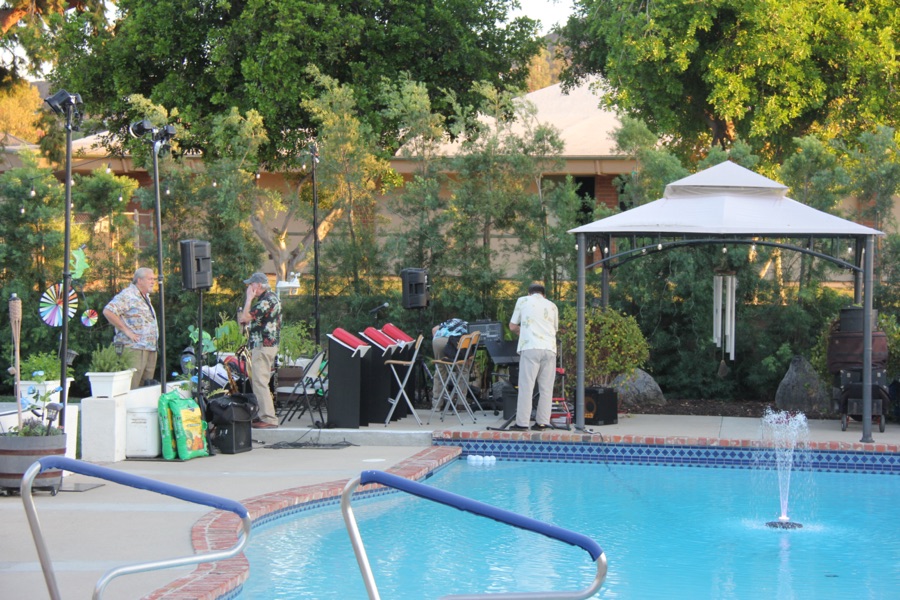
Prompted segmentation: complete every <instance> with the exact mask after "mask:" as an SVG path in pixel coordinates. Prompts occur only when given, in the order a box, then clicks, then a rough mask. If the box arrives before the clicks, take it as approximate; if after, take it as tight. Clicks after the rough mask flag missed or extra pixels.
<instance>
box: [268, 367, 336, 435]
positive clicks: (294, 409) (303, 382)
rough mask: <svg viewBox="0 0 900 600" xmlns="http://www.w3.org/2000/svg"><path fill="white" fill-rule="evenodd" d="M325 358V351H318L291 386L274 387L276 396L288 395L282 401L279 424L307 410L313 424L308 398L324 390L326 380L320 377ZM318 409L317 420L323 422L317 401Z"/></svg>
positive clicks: (319, 404)
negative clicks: (282, 412) (281, 413)
mask: <svg viewBox="0 0 900 600" xmlns="http://www.w3.org/2000/svg"><path fill="white" fill-rule="evenodd" d="M324 360H325V352H324V351H323V352H319V353H318V354H316V355H315V356H314V357H313V359H312V360H311V361H309V363H308V364H307V365H306V367H305V368H304V369H303V373H302V374H301V375H300V378H299V379H297V383H295V384H294V385H293V386H282V387H277V388H275V394H276V396H277V395H279V394H287V395H288V397H287V399H286V400H285V401H284V403H283V408H282V410H283V411H284V414H283V415H282V416H281V424H282V425H284V423H285V422H286V421H290V420H291V419H293V418H294V417H295V416H303V413H305V412H309V418H310V419H311V420H312V423H313V426H315V425H316V421H315V419H314V418H313V406H312V403H311V402H310V398H312V397H314V396H316V395H317V394H318V393H319V392H324V391H325V390H326V387H327V385H326V382H325V381H324V380H323V379H322V377H321V370H322V362H323V361H324ZM317 407H318V409H319V422H320V423H324V422H325V415H323V414H322V405H321V403H317Z"/></svg>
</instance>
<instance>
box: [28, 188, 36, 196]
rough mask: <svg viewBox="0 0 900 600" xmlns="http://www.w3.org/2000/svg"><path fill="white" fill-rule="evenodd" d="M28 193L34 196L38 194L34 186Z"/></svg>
mask: <svg viewBox="0 0 900 600" xmlns="http://www.w3.org/2000/svg"><path fill="white" fill-rule="evenodd" d="M28 195H29V196H31V197H32V198H34V197H35V196H37V192H36V191H35V189H34V186H31V191H30V192H28Z"/></svg>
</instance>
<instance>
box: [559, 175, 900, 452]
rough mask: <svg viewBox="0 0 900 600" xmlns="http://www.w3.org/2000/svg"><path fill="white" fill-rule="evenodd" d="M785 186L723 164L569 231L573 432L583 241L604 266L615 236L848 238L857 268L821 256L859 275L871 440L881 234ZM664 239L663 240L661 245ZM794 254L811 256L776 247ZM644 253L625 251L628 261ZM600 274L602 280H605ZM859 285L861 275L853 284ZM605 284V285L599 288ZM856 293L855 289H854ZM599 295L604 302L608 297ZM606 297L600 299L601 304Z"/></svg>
mask: <svg viewBox="0 0 900 600" xmlns="http://www.w3.org/2000/svg"><path fill="white" fill-rule="evenodd" d="M786 194H787V187H786V186H785V185H783V184H781V183H778V182H777V181H773V180H771V179H769V178H767V177H763V176H762V175H760V174H758V173H754V172H753V171H750V170H749V169H745V168H744V167H741V166H739V165H737V164H735V163H732V162H729V161H726V162H723V163H720V164H718V165H716V166H714V167H710V168H709V169H706V170H704V171H700V172H699V173H695V174H693V175H690V176H688V177H685V178H683V179H679V180H678V181H674V182H672V183H670V184H669V185H667V186H666V190H665V194H664V195H663V197H662V198H660V199H659V200H656V201H654V202H650V203H648V204H644V205H642V206H638V207H635V208H632V209H630V210H627V211H625V212H622V213H619V214H616V215H613V216H611V217H607V218H605V219H600V220H598V221H594V222H593V223H588V224H587V225H582V226H581V227H576V228H574V229H571V230H569V233H574V234H575V236H576V239H577V241H578V242H577V245H578V268H577V272H576V276H577V279H578V327H577V330H578V331H577V342H576V345H577V349H576V352H577V363H576V365H577V386H576V391H575V417H576V427H577V428H580V429H583V428H584V310H585V298H584V295H585V271H586V269H587V266H586V264H585V263H586V255H587V247H588V246H589V245H590V244H589V243H588V240H589V237H593V238H602V239H603V240H604V241H605V242H606V243H604V244H602V245H600V247H601V248H604V250H603V251H602V258H601V259H600V260H599V261H598V262H597V263H595V264H594V265H591V266H592V267H593V266H596V265H602V266H610V265H613V264H614V263H613V262H612V261H613V260H615V259H618V258H621V256H619V255H616V254H614V253H613V254H610V252H609V248H610V247H612V245H611V244H610V243H609V241H610V240H612V239H614V238H626V237H633V238H635V239H637V238H640V237H652V238H653V239H654V241H653V244H652V245H651V250H655V249H657V248H658V249H659V250H662V249H664V247H665V249H671V248H673V247H677V246H681V245H686V244H689V243H721V242H723V241H733V242H741V243H750V242H756V241H757V240H759V239H760V238H779V239H784V238H794V239H802V238H811V237H816V238H852V239H854V240H855V241H856V243H857V247H858V248H859V249H860V250H863V251H862V252H857V253H856V261H857V263H856V264H855V265H848V263H845V262H844V261H842V260H840V259H838V258H837V257H829V256H825V255H821V254H816V255H817V256H822V257H823V258H827V259H829V260H832V261H833V262H836V263H839V264H841V265H843V266H850V267H851V268H853V269H854V270H855V271H856V272H857V273H858V274H860V273H861V274H862V279H863V282H862V283H863V285H862V296H861V300H862V303H863V308H864V311H863V372H862V376H863V386H862V387H863V408H864V410H863V437H862V440H861V441H862V442H872V441H874V440H872V418H871V416H872V387H871V377H872V373H871V365H872V327H871V319H872V289H873V286H872V262H873V261H872V254H873V252H874V237H875V236H876V235H883V233H882V232H880V231H878V230H876V229H872V228H871V227H866V226H864V225H860V224H859V223H854V222H853V221H848V220H846V219H842V218H840V217H837V216H834V215H831V214H828V213H826V212H823V211H820V210H817V209H815V208H812V207H810V206H806V205H805V204H802V203H800V202H797V201H796V200H792V199H790V198H788V197H787V195H786ZM664 240H665V241H664ZM773 245H778V246H781V247H784V248H788V249H791V250H796V251H798V252H807V253H810V254H815V253H814V252H812V251H810V250H809V249H808V248H807V247H804V246H792V245H790V244H785V243H780V242H779V243H775V244H773ZM641 250H644V251H646V248H643V249H636V248H633V247H632V248H630V249H629V252H630V253H632V255H633V256H634V255H636V254H634V253H635V252H637V253H640V252H641ZM608 271H609V269H608V268H604V270H603V275H604V281H606V278H607V277H608ZM856 281H857V286H858V284H859V277H857V278H856ZM607 289H608V286H607V285H604V290H607ZM857 291H858V288H857ZM606 295H607V294H606V291H604V296H606ZM606 300H607V298H606V297H604V299H603V301H604V304H605V303H606Z"/></svg>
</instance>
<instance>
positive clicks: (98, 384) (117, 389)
mask: <svg viewBox="0 0 900 600" xmlns="http://www.w3.org/2000/svg"><path fill="white" fill-rule="evenodd" d="M133 373H134V369H127V370H125V371H115V372H112V373H102V372H98V373H85V375H87V377H88V379H89V380H90V382H91V396H93V397H94V398H112V397H113V396H119V395H121V394H127V393H128V391H129V390H130V389H131V376H132V374H133Z"/></svg>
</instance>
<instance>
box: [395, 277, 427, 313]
mask: <svg viewBox="0 0 900 600" xmlns="http://www.w3.org/2000/svg"><path fill="white" fill-rule="evenodd" d="M400 280H401V282H402V285H403V290H402V292H403V308H407V309H415V308H427V307H428V271H427V270H426V269H403V270H402V271H400Z"/></svg>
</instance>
